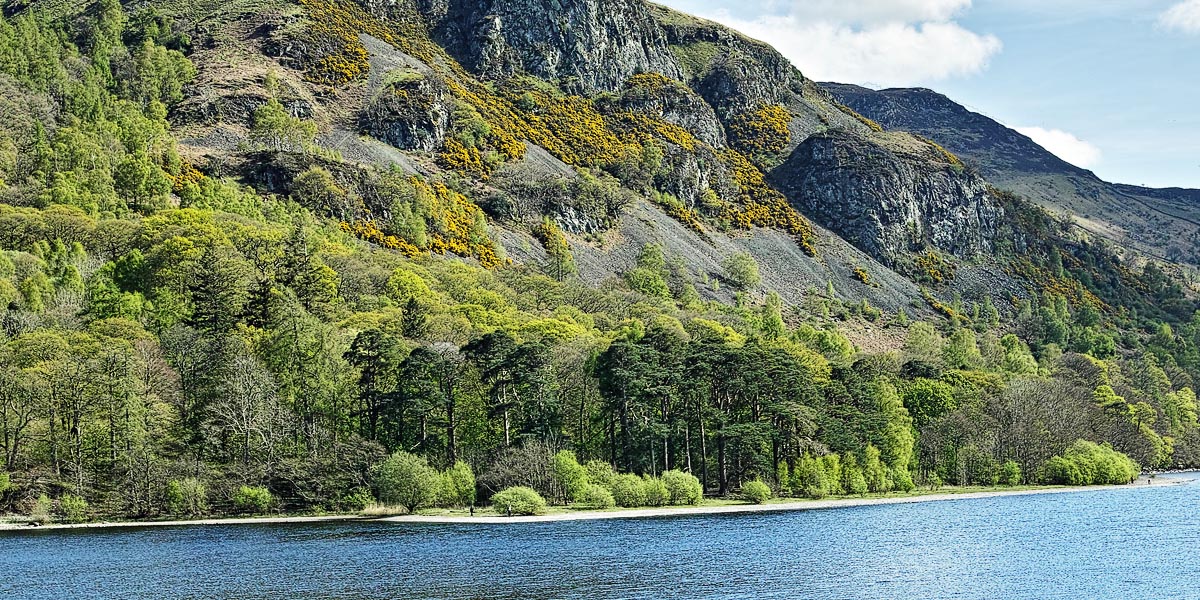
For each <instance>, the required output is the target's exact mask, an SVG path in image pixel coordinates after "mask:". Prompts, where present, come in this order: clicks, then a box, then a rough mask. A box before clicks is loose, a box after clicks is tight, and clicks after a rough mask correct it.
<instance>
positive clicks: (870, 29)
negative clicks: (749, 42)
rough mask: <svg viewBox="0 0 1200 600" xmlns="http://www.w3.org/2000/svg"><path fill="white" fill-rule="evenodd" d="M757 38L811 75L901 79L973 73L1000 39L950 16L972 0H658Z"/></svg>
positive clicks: (862, 80) (887, 82) (890, 82)
mask: <svg viewBox="0 0 1200 600" xmlns="http://www.w3.org/2000/svg"><path fill="white" fill-rule="evenodd" d="M663 1H665V3H667V4H670V5H673V6H676V7H678V8H680V9H683V10H689V9H690V10H697V11H698V12H699V13H700V15H701V16H704V17H707V18H709V19H712V20H714V21H718V22H720V23H724V24H725V25H728V26H730V27H733V28H734V29H737V30H739V31H742V32H743V33H745V34H747V35H749V36H751V37H754V38H758V39H760V40H763V41H765V42H767V43H769V44H771V45H773V46H775V48H776V49H778V50H779V51H780V52H781V53H783V55H784V56H786V57H787V58H788V59H790V60H791V61H792V62H793V63H794V64H795V65H796V67H797V68H799V69H800V71H801V72H803V73H804V74H805V75H807V76H808V77H810V78H812V79H816V80H818V81H839V82H844V83H858V84H867V85H882V86H906V85H915V84H920V83H928V82H934V81H939V80H943V79H948V78H951V77H961V76H965V75H972V74H975V73H978V72H980V71H982V70H983V69H985V68H987V65H988V62H989V61H990V60H991V58H992V57H993V56H995V55H996V53H998V52H1000V50H1001V48H1002V47H1003V44H1001V42H1000V39H999V38H997V37H996V36H994V35H984V34H979V33H976V32H974V31H970V30H968V29H966V28H964V27H963V26H961V25H959V24H958V23H957V22H956V21H955V18H956V17H957V16H958V15H959V14H961V13H962V12H964V11H966V10H968V9H969V8H970V7H971V1H972V0H856V1H848V0H766V1H765V2H760V3H747V2H745V1H744V0H663Z"/></svg>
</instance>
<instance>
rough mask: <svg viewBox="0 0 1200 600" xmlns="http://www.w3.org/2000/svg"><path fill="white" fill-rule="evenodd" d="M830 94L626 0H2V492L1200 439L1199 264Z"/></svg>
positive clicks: (347, 500) (1081, 465)
mask: <svg viewBox="0 0 1200 600" xmlns="http://www.w3.org/2000/svg"><path fill="white" fill-rule="evenodd" d="M799 67H801V68H802V67H803V65H799ZM829 89H831V90H832V91H833V94H831V92H830V91H827V89H826V88H824V87H822V86H819V85H817V84H816V83H814V82H812V81H811V80H809V79H807V78H805V77H804V76H803V74H802V72H801V71H800V70H798V69H797V68H796V66H793V65H791V64H790V63H789V62H788V61H787V60H786V59H784V58H783V57H782V56H781V55H780V54H779V53H778V52H776V51H775V50H774V49H772V48H770V47H769V46H767V45H765V44H763V43H761V42H757V41H755V40H751V39H749V38H747V37H745V36H743V35H741V34H739V33H737V32H735V31H732V30H730V29H728V28H725V27H723V26H720V25H718V24H715V23H711V22H708V21H704V20H701V19H697V18H694V17H691V16H688V15H685V14H681V13H678V12H675V11H672V10H669V9H666V8H663V7H661V6H657V5H654V4H651V3H648V2H645V1H643V0H606V1H604V2H600V1H599V0H554V1H550V0H474V1H470V0H394V1H387V2H384V1H381V0H359V1H351V0H294V1H288V0H226V1H224V2H210V1H207V0H164V1H161V2H125V3H122V2H118V1H117V0H100V1H98V2H76V3H69V2H57V1H54V0H21V1H9V2H5V3H4V4H3V16H2V17H0V90H2V91H3V93H0V222H2V223H3V226H2V227H0V250H2V252H0V300H3V302H0V307H3V318H2V320H0V322H2V324H3V340H2V342H3V343H2V345H0V380H2V381H0V450H2V451H3V455H2V459H0V460H2V463H3V464H2V466H3V468H2V469H0V509H3V510H6V511H10V512H14V513H20V514H25V515H30V516H31V517H32V518H34V519H40V520H46V519H65V520H86V519H91V518H97V517H124V518H156V517H161V516H167V515H176V516H195V515H203V514H230V513H235V512H245V513H250V512H265V511H288V512H303V511H352V510H360V509H362V508H364V507H365V506H367V505H368V504H371V503H373V502H375V501H382V502H385V503H389V504H402V505H404V506H405V508H407V509H408V510H419V509H421V508H423V507H426V506H430V505H443V506H458V505H462V504H467V503H471V502H475V501H476V500H485V499H486V498H487V497H490V496H492V495H493V494H501V496H499V497H500V498H506V499H509V501H510V502H519V503H520V504H522V505H526V504H528V505H530V506H538V503H539V502H541V500H540V499H538V498H537V497H538V496H540V497H541V498H544V499H545V500H548V501H550V502H554V503H560V504H561V503H570V502H576V503H579V504H586V505H591V504H595V505H597V506H607V505H611V504H613V503H616V504H620V505H622V506H633V505H638V504H662V503H671V502H676V501H679V502H695V501H699V499H700V496H701V493H707V494H709V495H729V494H734V493H737V492H738V491H739V490H741V493H742V494H744V495H745V496H747V497H753V498H756V499H759V500H765V496H764V494H765V495H767V496H769V495H771V494H781V495H795V496H806V497H821V496H826V495H837V494H863V493H867V492H873V493H888V492H906V491H909V490H911V489H912V488H913V487H914V486H916V485H927V486H931V487H936V486H939V485H942V484H943V483H948V484H954V485H996V484H998V483H1003V484H1007V485H1014V484H1017V483H1022V482H1024V483H1030V484H1037V483H1045V482H1048V483H1070V484H1088V483H1116V482H1123V481H1127V480H1128V478H1129V477H1131V476H1132V475H1133V474H1134V473H1135V472H1136V470H1137V466H1138V465H1140V466H1141V467H1143V468H1160V467H1168V466H1197V465H1198V464H1200V426H1198V425H1197V413H1196V410H1197V409H1196V405H1195V394H1194V393H1193V389H1194V386H1195V383H1194V381H1193V380H1194V379H1195V377H1197V376H1200V319H1197V318H1196V317H1195V316H1194V315H1195V312H1196V303H1195V295H1194V293H1193V290H1192V289H1191V288H1190V287H1189V286H1188V285H1187V282H1186V281H1185V280H1184V279H1183V278H1182V276H1183V274H1184V272H1183V271H1182V270H1180V269H1179V268H1178V266H1179V265H1178V263H1177V262H1172V260H1173V259H1171V260H1166V261H1165V262H1164V261H1162V260H1158V259H1154V258H1149V259H1148V258H1147V256H1148V255H1149V256H1154V255H1156V254H1155V253H1154V252H1142V253H1140V254H1139V253H1134V254H1131V253H1128V252H1126V250H1127V249H1126V248H1124V247H1122V246H1121V240H1122V239H1124V238H1121V237H1119V236H1117V237H1114V236H1109V235H1099V234H1096V233H1095V232H1094V231H1093V230H1090V229H1088V228H1087V227H1084V228H1082V229H1081V228H1080V227H1078V226H1077V224H1076V223H1074V222H1072V221H1071V220H1070V219H1067V218H1063V217H1062V216H1061V215H1059V214H1054V213H1052V212H1048V211H1047V210H1046V209H1045V208H1043V207H1044V206H1047V205H1048V204H1049V201H1048V200H1047V198H1049V199H1053V198H1056V197H1057V196H1054V195H1053V194H1050V195H1048V196H1047V195H1045V194H1043V195H1042V196H1036V195H1032V194H1027V195H1029V196H1030V197H1029V199H1026V198H1025V197H1023V196H1022V195H1021V194H1026V193H1027V192H1028V189H1030V187H1029V186H1025V187H1022V186H1021V185H1009V184H1011V183H1013V182H1014V181H1015V182H1017V183H1020V181H1027V179H1022V178H1024V177H1026V174H1028V173H1035V172H1036V173H1042V172H1043V171H1045V172H1053V173H1055V174H1056V175H1055V176H1056V177H1057V176H1062V177H1069V178H1087V177H1089V175H1088V174H1087V173H1085V172H1080V171H1078V170H1072V169H1071V168H1069V166H1066V165H1065V163H1061V161H1057V159H1054V158H1053V157H1052V156H1050V155H1048V154H1046V153H1044V152H1042V151H1040V149H1035V148H1030V147H1029V146H1028V145H1027V144H1025V143H1024V142H1025V140H1022V139H1020V138H1011V139H1010V138H1004V139H1005V140H1008V142H1004V141H1003V140H1000V141H997V138H996V136H1000V137H1004V135H1003V132H1002V131H1000V130H997V129H996V128H995V127H992V126H991V125H988V122H987V121H986V120H983V118H982V117H980V118H975V117H970V118H969V119H968V118H967V117H969V115H967V116H966V117H964V116H963V114H962V113H960V112H957V111H954V110H951V109H953V106H950V107H949V108H948V109H947V110H949V112H945V111H942V112H929V110H927V107H924V106H918V105H913V104H911V103H904V102H900V101H898V100H888V101H887V102H884V101H883V99H886V98H885V97H886V96H889V95H890V92H889V93H884V92H879V93H878V94H883V95H884V96H879V97H877V96H873V94H877V93H876V92H869V91H866V90H857V89H856V88H855V89H851V88H845V87H832V86H831V87H830V88H829ZM868 100H870V102H868ZM847 105H851V106H854V107H855V108H851V107H850V106H847ZM943 108H946V107H945V106H943ZM863 114H866V115H867V116H863ZM922 115H924V116H925V117H926V119H927V120H926V121H921V120H920V119H921V116H922ZM930 115H934V116H930ZM869 117H870V118H869ZM963 119H966V120H963ZM923 122H924V123H926V124H925V125H922V123H923ZM881 123H882V124H881ZM957 123H967V124H968V125H970V126H971V127H981V128H983V129H986V130H987V131H988V132H989V133H988V135H987V136H982V137H981V136H978V135H973V134H972V135H968V134H969V132H968V131H967V129H968V127H967V125H962V126H959V125H956V124H957ZM938 124H942V125H944V127H941V128H938V127H935V125H938ZM956 132H961V133H962V136H963V137H964V139H965V140H966V141H964V140H960V139H959V135H958V133H956ZM1009 142H1011V143H1009ZM960 155H961V156H962V157H963V158H960ZM995 156H999V157H1004V160H1003V161H1001V160H999V159H997V160H994V161H991V162H989V157H995ZM1039 176H1040V175H1039ZM1030 177H1032V175H1030ZM1080 180H1082V179H1080ZM1097 181H1098V180H1097ZM1101 184H1102V182H1098V183H1095V185H1101ZM1103 185H1104V186H1108V184H1103ZM1009 187H1012V188H1014V189H1015V191H1013V190H1008V189H1006V188H1009ZM1034 187H1036V186H1034ZM1039 189H1042V190H1043V191H1045V189H1048V188H1045V186H1043V187H1042V188H1039ZM1104 189H1112V190H1117V192H1120V193H1126V194H1135V192H1133V191H1130V190H1128V189H1125V188H1121V187H1115V186H1108V187H1105V188H1104ZM1117 192H1114V193H1117ZM1047 193H1048V192H1047ZM1187 194H1188V192H1186V191H1179V192H1174V191H1150V190H1143V191H1140V192H1136V194H1135V195H1137V196H1138V197H1139V198H1144V199H1145V201H1146V202H1152V201H1153V202H1157V203H1171V202H1176V203H1179V202H1183V201H1184V200H1185V199H1186V198H1187V197H1188V196H1187ZM1159 205H1160V204H1156V205H1155V206H1159ZM1163 210H1165V209H1163ZM1060 212H1061V211H1060ZM1156 214H1157V213H1156ZM1071 216H1072V217H1075V219H1076V220H1077V221H1078V220H1079V219H1081V218H1082V219H1084V220H1085V221H1086V220H1087V219H1089V218H1091V217H1089V215H1071ZM1094 216H1095V215H1092V217H1094ZM1092 221H1094V222H1097V223H1098V222H1100V221H1098V220H1096V219H1093V220H1092ZM1147 243H1149V242H1147ZM1142 249H1143V248H1142V247H1140V246H1139V247H1138V248H1134V250H1142ZM1180 251H1181V252H1182V251H1183V250H1180ZM1168 254H1171V256H1174V257H1176V258H1177V257H1178V256H1182V255H1179V254H1178V253H1174V252H1170V253H1168ZM571 453H573V455H572V454H571ZM435 469H436V470H439V471H440V472H438V471H435ZM693 476H694V477H695V479H694V480H693V479H691V477H693ZM418 483H419V484H420V485H419V486H418V487H420V488H421V489H419V490H416V491H415V492H414V491H413V490H412V489H408V488H411V487H413V486H416V485H417V484H418ZM399 488H405V489H404V490H400V489H399ZM509 488H515V489H509ZM523 488H532V490H533V491H530V490H526V489H523ZM664 490H665V491H664ZM402 492H403V493H402ZM409 492H412V493H409Z"/></svg>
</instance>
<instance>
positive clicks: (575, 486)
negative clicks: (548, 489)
mask: <svg viewBox="0 0 1200 600" xmlns="http://www.w3.org/2000/svg"><path fill="white" fill-rule="evenodd" d="M554 478H555V480H556V481H557V482H558V487H559V489H560V490H561V492H560V493H561V495H562V497H561V498H559V499H558V500H559V501H561V502H562V503H564V504H565V503H567V502H577V501H579V499H580V498H581V497H582V496H583V493H584V492H585V491H587V489H588V471H587V469H585V468H584V467H583V465H581V464H579V460H577V459H576V458H575V453H574V452H572V451H570V450H562V451H559V452H558V454H555V455H554Z"/></svg>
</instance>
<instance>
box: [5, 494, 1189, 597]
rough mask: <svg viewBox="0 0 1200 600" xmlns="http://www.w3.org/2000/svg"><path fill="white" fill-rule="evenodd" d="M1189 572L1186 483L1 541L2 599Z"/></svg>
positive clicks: (1106, 588)
mask: <svg viewBox="0 0 1200 600" xmlns="http://www.w3.org/2000/svg"><path fill="white" fill-rule="evenodd" d="M1177 477H1186V478H1192V477H1195V475H1187V476H1177ZM1159 481H1162V479H1160V480H1159ZM1198 567H1200V484H1197V483H1187V484H1182V485H1174V486H1167V485H1154V486H1143V488H1142V489H1132V486H1131V488H1128V489H1117V490H1103V491H1090V492H1081V493H1064V494H1046V495H1031V496H1006V497H997V498H986V499H971V500H957V501H949V502H926V503H919V504H907V505H887V506H869V507H857V508H845V509H836V510H819V511H802V512H789V513H769V514H734V515H722V516H695V517H672V518H661V519H640V520H639V519H619V520H603V521H576V522H558V523H536V524H520V525H515V524H514V525H416V524H392V523H339V524H319V525H311V524H305V525H230V526H214V527H170V528H145V529H103V530H73V531H64V530H59V531H22V532H10V533H0V598H6V599H7V598H38V599H41V598H47V599H49V598H55V599H57V598H347V599H349V598H354V599H358V598H399V599H424V598H438V599H441V598H445V599H463V600H470V599H477V598H478V599H482V598H497V599H499V598H504V599H515V598H539V599H540V598H589V599H591V598H596V599H617V598H630V599H632V598H637V599H643V598H644V599H657V598H681V599H682V598H722V599H725V598H728V599H733V598H788V599H792V598H829V599H860V598H861V599H868V598H869V599H889V600H890V599H893V598H970V599H989V600H990V599H1001V598H1071V599H1076V598H1097V599H1108V598H1111V599H1122V600H1124V599H1129V598H1136V599H1139V600H1141V599H1151V598H1164V599H1165V598H1193V599H1194V598H1200V573H1198V572H1197V568H1198Z"/></svg>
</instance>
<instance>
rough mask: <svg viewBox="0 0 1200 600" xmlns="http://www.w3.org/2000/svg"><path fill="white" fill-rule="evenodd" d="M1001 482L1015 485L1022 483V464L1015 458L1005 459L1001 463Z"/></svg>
mask: <svg viewBox="0 0 1200 600" xmlns="http://www.w3.org/2000/svg"><path fill="white" fill-rule="evenodd" d="M1000 483H1001V484H1002V485H1007V486H1014V485H1020V483H1021V465H1018V464H1017V461H1015V460H1008V461H1004V464H1002V465H1000Z"/></svg>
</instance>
